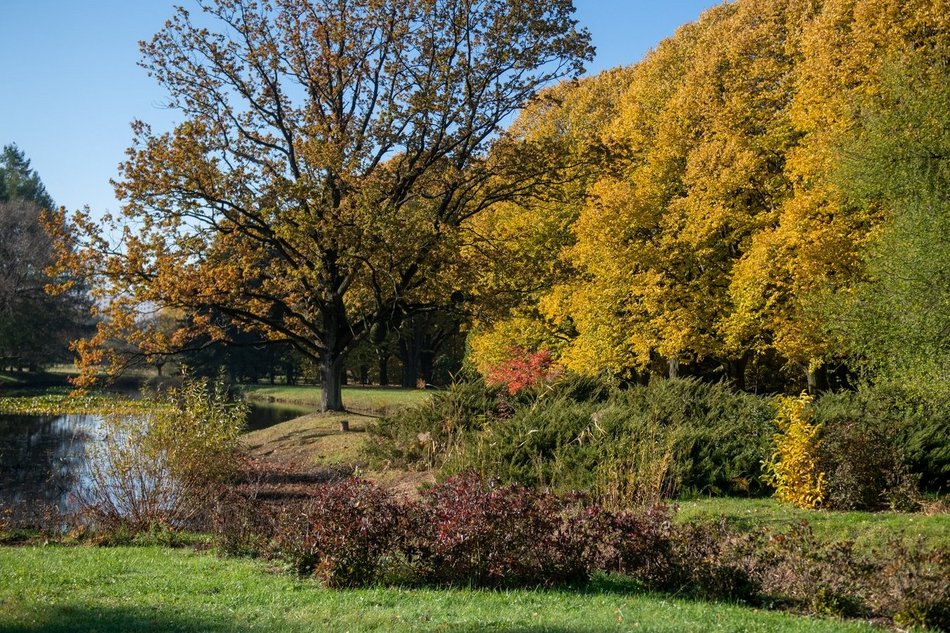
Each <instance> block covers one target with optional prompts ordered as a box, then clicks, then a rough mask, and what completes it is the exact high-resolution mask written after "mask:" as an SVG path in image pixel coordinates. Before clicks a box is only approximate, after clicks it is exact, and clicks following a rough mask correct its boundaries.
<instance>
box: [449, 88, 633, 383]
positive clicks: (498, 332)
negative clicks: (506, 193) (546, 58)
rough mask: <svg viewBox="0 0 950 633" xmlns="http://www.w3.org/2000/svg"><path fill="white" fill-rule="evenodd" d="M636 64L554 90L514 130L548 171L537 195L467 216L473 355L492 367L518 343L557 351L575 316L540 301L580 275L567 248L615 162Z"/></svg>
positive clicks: (570, 331) (476, 360) (481, 367)
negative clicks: (611, 133) (619, 119)
mask: <svg viewBox="0 0 950 633" xmlns="http://www.w3.org/2000/svg"><path fill="white" fill-rule="evenodd" d="M629 80H630V73H629V72H627V71H626V70H624V69H615V70H611V71H607V72H604V73H600V74H598V75H597V76H595V77H590V78H585V79H582V80H580V81H565V82H562V83H561V84H559V85H557V86H555V87H553V88H550V89H548V90H545V91H544V92H542V93H541V94H540V95H539V96H538V98H537V99H535V100H534V101H533V102H532V103H531V104H530V105H529V106H528V107H527V108H525V109H524V110H523V111H522V113H521V114H520V116H519V117H518V119H517V120H516V121H515V123H514V124H513V125H512V128H511V129H510V130H509V131H510V133H511V134H512V135H513V136H515V137H516V138H518V139H520V140H521V141H522V142H523V143H524V144H525V145H526V146H528V147H531V148H532V151H531V153H530V155H531V157H532V159H533V160H537V161H540V164H539V165H538V166H537V168H538V169H545V170H547V172H548V176H549V177H548V179H547V180H546V181H545V182H544V183H541V184H540V186H537V187H534V188H533V189H532V190H531V192H530V195H526V196H522V197H520V198H519V199H518V200H516V201H510V202H506V203H504V204H499V205H495V206H494V207H492V208H491V209H489V210H488V211H486V212H485V213H483V214H480V215H478V216H476V217H474V218H472V220H471V221H469V222H467V223H466V224H465V225H464V227H463V228H464V235H465V238H466V239H465V245H464V248H463V249H462V254H463V259H464V261H465V263H466V266H467V267H468V268H469V270H470V271H471V274H470V282H469V284H468V287H469V292H470V293H471V296H472V298H473V305H474V306H475V312H474V314H473V317H474V318H473V321H474V322H473V328H474V329H473V331H472V333H471V335H470V336H469V344H470V347H471V355H470V360H471V361H472V362H473V363H474V365H475V366H476V367H477V368H478V369H479V371H481V372H482V373H485V372H487V371H489V370H490V369H491V368H492V367H495V366H497V365H498V364H499V363H501V362H503V361H505V360H506V357H507V356H508V355H509V353H510V352H511V350H512V349H513V348H522V349H524V350H529V351H539V350H541V349H547V350H548V351H550V352H555V353H556V352H558V351H559V349H560V347H562V346H563V345H564V344H565V343H566V342H567V341H569V340H570V338H571V335H572V334H573V327H572V326H571V324H570V323H569V322H567V321H565V320H563V319H557V318H548V316H547V315H546V314H544V313H543V312H542V310H541V309H540V308H539V301H540V300H541V298H543V297H544V296H546V295H548V294H549V293H550V292H551V290H552V289H553V288H554V287H556V286H558V285H559V284H562V283H566V282H569V281H570V280H572V279H574V278H575V277H576V275H577V270H576V267H575V266H574V264H573V262H571V261H570V260H569V259H567V258H565V257H564V256H563V254H564V251H565V250H566V249H568V248H569V247H570V246H572V245H573V244H574V243H575V241H576V239H575V236H574V234H573V233H572V231H571V228H572V226H573V224H574V223H575V222H576V220H577V217H578V215H579V214H580V212H581V209H582V208H583V206H584V204H585V201H586V196H587V194H588V190H589V188H590V186H591V185H592V183H593V182H594V181H595V180H596V179H597V178H598V177H599V175H600V174H601V173H602V171H603V169H604V168H605V165H606V164H607V162H609V160H610V158H609V148H607V147H605V146H604V145H603V143H602V133H603V128H604V126H605V125H606V124H607V123H608V122H609V121H611V120H613V118H614V117H615V116H616V108H617V103H618V102H619V100H620V97H621V96H622V94H623V93H624V92H625V91H626V89H627V86H628V85H629Z"/></svg>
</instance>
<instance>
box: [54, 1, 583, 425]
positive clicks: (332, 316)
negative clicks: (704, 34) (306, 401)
mask: <svg viewBox="0 0 950 633" xmlns="http://www.w3.org/2000/svg"><path fill="white" fill-rule="evenodd" d="M200 9H201V16H200V17H198V18H193V17H192V15H190V14H189V12H188V11H186V10H184V9H179V10H178V12H177V14H176V15H175V17H174V18H172V19H171V20H170V21H169V22H168V23H167V24H166V27H165V28H164V29H163V30H162V31H161V32H160V33H158V34H157V35H156V36H155V37H154V38H153V39H152V40H151V41H150V42H148V43H143V45H142V51H143V62H142V65H143V66H144V67H145V68H146V69H147V70H148V71H149V73H150V74H151V75H152V76H154V77H155V78H156V79H157V80H158V81H159V83H160V84H161V85H162V86H163V87H165V88H166V89H167V90H168V93H169V95H170V105H171V106H172V107H173V108H175V109H177V110H178V111H179V112H180V113H181V115H182V119H183V122H182V123H181V124H180V125H178V126H177V127H176V128H175V129H174V130H173V131H172V132H170V133H166V134H157V133H153V131H152V130H151V129H150V128H149V126H147V125H146V124H144V123H141V122H136V123H135V124H134V125H133V129H134V132H135V140H134V145H133V146H132V148H131V149H130V150H129V151H128V159H127V160H126V161H125V162H124V163H123V164H122V165H121V167H120V177H119V179H118V181H117V183H116V191H117V193H118V195H119V197H120V199H121V200H123V202H124V206H123V210H122V216H121V217H120V218H116V219H107V220H106V221H104V222H103V223H101V224H99V225H97V224H96V223H94V222H92V221H91V220H90V218H89V216H88V215H79V216H78V217H77V218H75V220H74V227H75V229H76V231H77V232H78V234H79V235H80V236H81V240H82V243H83V245H84V247H83V248H80V249H79V250H78V251H76V253H75V256H71V255H70V254H69V253H64V261H63V262H62V263H63V265H65V266H71V267H74V268H77V269H80V270H82V271H83V272H85V273H86V274H87V275H88V276H89V277H90V278H92V279H95V280H96V282H97V289H98V290H97V292H98V293H99V297H100V299H101V300H102V302H103V305H104V312H105V314H104V316H105V319H104V320H103V321H102V326H101V327H100V331H99V334H98V335H97V336H96V337H95V338H93V339H91V340H89V341H86V342H84V343H81V344H80V345H79V347H78V349H79V351H80V353H81V355H82V357H83V361H84V362H85V363H86V365H87V366H89V365H94V364H97V363H104V362H108V360H109V359H108V357H107V355H104V352H103V349H102V347H101V344H102V343H103V342H104V341H105V340H107V339H108V338H109V337H110V336H112V335H113V334H115V333H123V332H128V331H130V330H132V329H134V328H135V327H136V325H137V323H138V322H139V321H140V318H139V317H140V314H141V311H142V310H143V309H148V308H149V307H154V306H160V307H167V308H173V309H178V310H182V311H183V312H184V313H186V314H188V315H189V318H188V319H187V321H186V322H185V323H183V324H182V327H181V328H179V330H178V331H177V332H176V333H175V334H174V335H173V336H170V337H168V340H170V341H172V342H174V343H176V344H177V345H181V346H185V345H187V344H188V343H189V341H194V340H196V338H197V337H199V336H205V337H207V336H208V335H210V337H211V339H215V338H219V339H223V338H226V336H227V334H226V329H225V328H223V327H221V325H220V321H219V320H218V318H217V317H220V318H222V319H225V320H226V321H227V322H228V323H236V324H238V325H239V326H241V327H242V328H245V329H253V330H256V331H259V332H261V333H262V334H263V335H264V336H265V337H266V338H267V339H270V340H275V341H276V340H280V341H288V342H290V343H291V344H292V345H293V346H294V347H295V348H296V349H298V350H299V351H300V352H302V353H303V354H305V355H306V356H308V357H310V358H313V359H314V360H317V361H319V363H320V368H321V380H322V386H323V400H322V407H323V409H324V410H340V409H342V407H343V403H342V398H341V371H342V360H343V358H344V356H345V355H346V354H347V352H348V351H349V350H350V349H351V348H352V347H353V346H354V345H355V344H356V343H357V342H358V341H359V340H360V339H362V338H364V337H365V336H366V335H367V334H368V333H369V332H370V331H372V330H373V328H380V327H385V324H386V322H387V321H388V320H389V319H391V318H392V317H393V315H397V314H402V315H405V314H411V313H412V312H413V311H414V310H416V309H418V308H419V307H420V303H424V302H428V301H430V300H431V295H432V288H433V287H434V286H436V287H437V286H438V283H437V280H438V279H439V278H440V275H442V274H443V269H444V268H445V267H446V266H449V265H450V263H451V261H452V258H453V256H454V249H455V248H457V234H458V231H459V226H460V224H461V223H462V222H463V220H465V219H467V218H470V217H473V216H475V215H477V214H478V213H479V212H481V211H483V210H484V209H485V208H487V207H489V206H490V205H492V204H494V203H497V202H499V201H504V200H508V199H511V198H512V197H514V196H516V195H518V194H519V193H520V192H522V191H523V190H524V189H525V187H527V186H528V185H529V184H530V183H531V182H532V181H533V180H536V179H539V178H543V177H544V173H543V172H541V171H539V170H537V169H534V170H532V169H530V168H525V167H524V165H523V164H521V163H524V164H530V162H529V161H526V160H525V157H526V152H523V151H520V150H519V148H518V147H516V145H517V142H516V141H510V142H509V141H508V140H507V139H506V137H505V136H504V135H503V134H500V132H501V127H502V125H503V124H504V123H505V122H506V121H507V120H508V118H509V117H510V116H511V115H512V113H514V112H515V111H516V110H518V109H519V108H521V107H522V106H523V105H524V104H525V103H527V102H528V101H529V99H530V98H531V97H532V96H533V95H534V94H535V93H536V92H537V91H538V90H539V89H540V88H542V87H543V86H545V85H547V84H549V83H551V82H553V81H555V80H557V79H559V78H562V77H565V76H571V75H577V74H579V73H580V72H581V71H582V69H583V68H582V64H583V62H584V61H585V60H587V59H589V58H590V57H591V54H592V49H591V47H590V46H589V36H588V34H587V33H586V31H584V30H580V29H578V28H577V27H576V23H575V21H574V20H573V19H572V17H571V16H572V13H573V6H572V3H571V1H570V0H553V1H552V0H351V1H346V2H343V1H339V2H338V1H336V0H334V1H326V0H273V1H264V2H253V1H251V0H215V1H209V2H202V3H200ZM506 144H507V146H508V150H504V149H502V147H503V146H505V145H506ZM493 146H494V147H495V148H496V149H495V151H494V152H492V153H491V154H490V155H489V152H488V150H489V148H491V147H493ZM515 163H518V164H517V165H515ZM515 167H518V170H519V174H520V175H519V178H513V177H511V178H509V177H503V176H504V175H505V174H506V172H507V171H508V170H509V169H514V168H515ZM212 315H214V318H213V316H212Z"/></svg>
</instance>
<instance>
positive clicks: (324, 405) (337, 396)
mask: <svg viewBox="0 0 950 633" xmlns="http://www.w3.org/2000/svg"><path fill="white" fill-rule="evenodd" d="M320 389H321V393H320V410H321V411H324V412H326V411H345V409H344V408H343V357H342V356H338V355H334V354H331V353H329V352H327V353H325V354H324V355H323V356H322V357H321V358H320Z"/></svg>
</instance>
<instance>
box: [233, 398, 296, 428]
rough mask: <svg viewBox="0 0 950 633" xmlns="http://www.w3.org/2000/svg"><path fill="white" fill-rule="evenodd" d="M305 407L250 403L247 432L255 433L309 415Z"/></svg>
mask: <svg viewBox="0 0 950 633" xmlns="http://www.w3.org/2000/svg"><path fill="white" fill-rule="evenodd" d="M310 412H311V411H310V410H309V409H306V408H305V407H299V406H292V405H279V404H264V403H261V402H251V403H250V406H249V407H248V411H247V430H248V431H257V430H259V429H266V428H267V427H269V426H274V425H275V424H280V423H281V422H287V421H288V420H293V419H294V418H299V417H300V416H302V415H306V414H307V413H310Z"/></svg>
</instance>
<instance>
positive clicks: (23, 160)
mask: <svg viewBox="0 0 950 633" xmlns="http://www.w3.org/2000/svg"><path fill="white" fill-rule="evenodd" d="M13 200H24V201H27V202H32V203H34V204H36V205H37V206H38V207H40V208H41V209H46V210H50V209H52V208H53V207H54V206H55V204H54V203H53V199H52V198H51V197H50V195H49V193H47V192H46V187H45V186H43V181H41V180H40V176H39V174H37V173H36V170H34V169H30V161H29V160H28V159H27V157H26V155H25V154H24V153H23V152H22V151H21V150H20V149H19V148H17V146H16V145H13V144H11V145H5V146H4V147H3V152H2V154H0V202H10V201H13Z"/></svg>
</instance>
